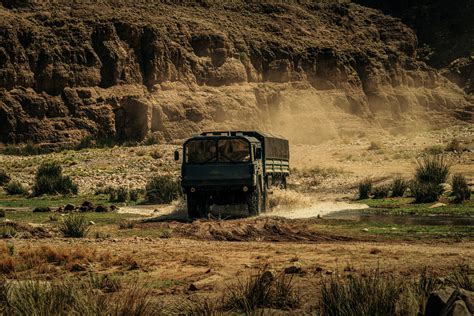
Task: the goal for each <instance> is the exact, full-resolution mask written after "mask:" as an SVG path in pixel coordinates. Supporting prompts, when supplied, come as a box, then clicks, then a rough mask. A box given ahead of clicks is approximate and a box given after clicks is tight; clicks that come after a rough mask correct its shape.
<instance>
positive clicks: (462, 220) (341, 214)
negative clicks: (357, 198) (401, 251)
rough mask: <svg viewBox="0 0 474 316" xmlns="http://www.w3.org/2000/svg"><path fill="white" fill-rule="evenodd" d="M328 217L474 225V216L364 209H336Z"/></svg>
mask: <svg viewBox="0 0 474 316" xmlns="http://www.w3.org/2000/svg"><path fill="white" fill-rule="evenodd" d="M324 218H327V219H343V220H353V221H358V222H377V223H383V224H398V225H428V226H442V225H446V226H471V225H474V217H452V216H412V215H391V214H371V213H367V211H364V210H343V211H336V212H332V213H329V214H327V215H326V216H324Z"/></svg>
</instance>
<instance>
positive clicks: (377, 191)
mask: <svg viewBox="0 0 474 316" xmlns="http://www.w3.org/2000/svg"><path fill="white" fill-rule="evenodd" d="M371 193H372V196H373V198H374V199H383V198H386V197H388V195H389V193H390V186H389V185H381V186H377V187H373V188H372V191H371Z"/></svg>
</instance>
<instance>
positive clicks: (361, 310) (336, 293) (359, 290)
mask: <svg viewBox="0 0 474 316" xmlns="http://www.w3.org/2000/svg"><path fill="white" fill-rule="evenodd" d="M400 288H401V286H400V283H399V282H396V280H395V279H394V278H392V277H388V278H387V279H385V278H382V276H381V275H380V273H379V272H378V271H377V272H374V273H371V275H368V276H366V277H362V276H359V275H348V276H347V277H344V276H340V275H336V276H334V277H331V279H330V280H329V281H322V284H321V300H320V303H319V309H320V313H321V314H322V315H396V314H397V313H396V311H397V307H398V306H397V305H398V304H397V303H398V302H399V300H400V292H401V291H400Z"/></svg>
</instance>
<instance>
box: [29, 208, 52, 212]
mask: <svg viewBox="0 0 474 316" xmlns="http://www.w3.org/2000/svg"><path fill="white" fill-rule="evenodd" d="M46 212H51V208H49V207H35V208H34V209H33V213H46Z"/></svg>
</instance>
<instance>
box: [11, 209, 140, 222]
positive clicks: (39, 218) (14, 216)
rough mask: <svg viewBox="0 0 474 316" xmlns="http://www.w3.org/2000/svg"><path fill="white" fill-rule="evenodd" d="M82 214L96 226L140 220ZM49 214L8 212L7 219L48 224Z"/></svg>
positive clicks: (121, 215) (130, 215) (130, 216)
mask: <svg viewBox="0 0 474 316" xmlns="http://www.w3.org/2000/svg"><path fill="white" fill-rule="evenodd" d="M79 214H83V215H84V216H85V218H86V220H87V222H89V221H93V222H94V223H96V225H98V226H104V225H116V224H117V223H119V222H120V221H123V220H126V219H130V218H141V217H142V216H141V215H138V214H121V213H115V212H107V213H95V212H84V213H79ZM50 216H51V213H41V212H35V213H33V212H32V211H20V210H19V211H9V212H8V219H10V220H12V221H16V222H24V223H48V222H50Z"/></svg>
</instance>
